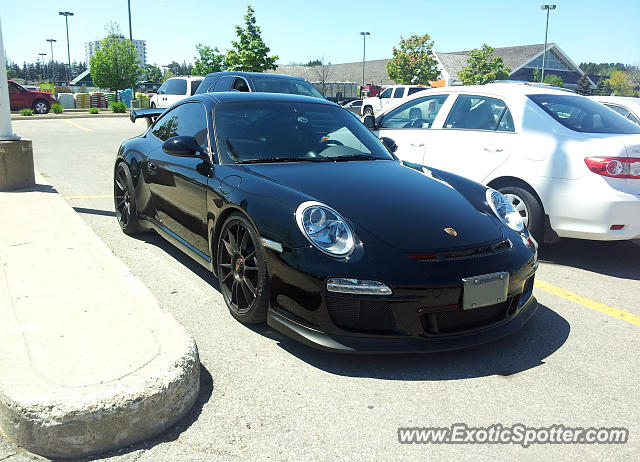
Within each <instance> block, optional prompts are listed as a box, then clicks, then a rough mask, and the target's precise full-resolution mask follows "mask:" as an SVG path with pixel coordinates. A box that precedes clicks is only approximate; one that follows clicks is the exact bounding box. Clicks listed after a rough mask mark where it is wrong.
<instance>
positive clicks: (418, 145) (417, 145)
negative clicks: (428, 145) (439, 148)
mask: <svg viewBox="0 0 640 462" xmlns="http://www.w3.org/2000/svg"><path fill="white" fill-rule="evenodd" d="M410 144H411V146H413V147H414V148H421V147H422V146H424V143H423V142H421V141H420V140H413V141H412V142H411V143H410Z"/></svg>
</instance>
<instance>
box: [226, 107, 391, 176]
mask: <svg viewBox="0 0 640 462" xmlns="http://www.w3.org/2000/svg"><path fill="white" fill-rule="evenodd" d="M214 117H215V134H216V144H217V147H218V154H219V157H220V161H221V162H222V163H224V164H230V163H245V164H246V163H267V162H326V161H335V162H339V161H355V160H392V159H393V157H392V156H391V155H390V154H389V152H388V151H387V150H386V149H385V148H384V146H383V145H382V143H380V140H378V139H377V138H376V137H375V136H374V135H373V134H372V133H371V132H370V131H369V130H368V129H367V128H366V127H365V126H364V125H362V123H361V122H360V121H359V120H358V119H357V118H355V117H353V114H351V113H349V112H348V111H346V110H344V109H342V108H339V107H336V106H331V105H327V104H314V103H297V102H274V101H265V102H250V103H249V102H247V103H245V102H242V103H239V102H233V103H222V104H219V105H218V106H217V107H216V108H215V112H214Z"/></svg>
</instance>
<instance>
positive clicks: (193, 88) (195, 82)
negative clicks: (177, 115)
mask: <svg viewBox="0 0 640 462" xmlns="http://www.w3.org/2000/svg"><path fill="white" fill-rule="evenodd" d="M201 83H202V80H192V81H191V96H193V95H195V94H196V90H198V87H199V86H200V84H201Z"/></svg>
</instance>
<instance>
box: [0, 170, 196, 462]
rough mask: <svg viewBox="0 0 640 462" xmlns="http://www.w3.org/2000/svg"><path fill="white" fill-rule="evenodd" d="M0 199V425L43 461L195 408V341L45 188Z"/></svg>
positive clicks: (144, 431) (151, 427)
mask: <svg viewBox="0 0 640 462" xmlns="http://www.w3.org/2000/svg"><path fill="white" fill-rule="evenodd" d="M36 181H38V182H39V183H40V184H39V185H36V187H34V188H32V189H30V190H25V191H16V192H0V216H1V217H2V226H1V227H0V371H1V372H0V427H2V430H3V431H4V432H5V433H6V435H7V436H8V437H9V438H10V439H11V440H13V441H14V442H15V443H17V444H18V445H19V446H21V447H23V448H25V449H27V450H29V451H31V452H34V453H37V454H40V455H44V456H48V457H80V456H85V455H89V454H95V453H99V452H103V451H105V450H108V449H114V448H117V447H123V446H126V445H128V444H131V443H133V442H135V441H140V440H143V439H147V438H149V437H151V436H154V435H156V434H158V433H160V432H162V431H163V430H165V429H166V428H168V427H169V426H171V425H172V424H173V423H175V422H176V421H177V420H179V419H180V418H181V417H182V416H183V415H184V414H185V413H186V412H187V411H188V410H189V409H190V407H191V406H192V405H193V403H194V401H195V399H196V397H197V395H198V391H199V359H198V352H197V348H196V345H195V343H194V341H193V339H192V338H191V337H190V336H189V335H188V334H187V333H186V331H185V330H184V328H182V326H181V325H180V324H178V323H177V322H176V321H175V320H174V319H173V317H172V316H171V315H170V314H168V313H167V312H165V311H163V310H162V309H161V308H160V307H159V305H158V302H157V301H156V299H155V298H154V297H153V295H152V294H151V293H150V292H149V290H148V289H147V288H146V287H145V286H144V285H143V284H142V283H141V282H140V281H139V280H138V279H137V278H136V277H135V276H133V275H132V274H131V272H130V270H129V269H128V268H127V267H126V266H125V265H124V264H123V263H122V262H121V261H120V260H119V259H118V258H117V257H115V256H114V255H113V254H112V253H111V251H110V250H109V249H108V248H107V247H106V246H105V245H104V244H103V242H102V241H101V240H100V239H99V238H98V237H97V236H96V235H95V234H94V233H93V231H92V230H91V228H89V226H88V225H86V224H85V223H84V221H83V220H82V219H81V218H80V217H79V216H78V215H77V214H76V213H75V212H74V211H73V210H72V209H71V207H69V205H68V204H67V203H66V202H65V201H64V200H63V199H62V198H61V197H60V196H59V195H58V193H57V192H56V191H55V189H53V188H52V187H51V186H48V185H46V184H43V179H42V177H40V176H37V177H36Z"/></svg>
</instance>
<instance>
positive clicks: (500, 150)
mask: <svg viewBox="0 0 640 462" xmlns="http://www.w3.org/2000/svg"><path fill="white" fill-rule="evenodd" d="M482 149H484V150H485V151H487V152H502V151H504V149H502V148H497V147H495V146H488V147H487V146H485V147H484V148H482Z"/></svg>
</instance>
